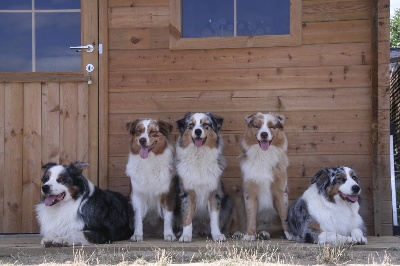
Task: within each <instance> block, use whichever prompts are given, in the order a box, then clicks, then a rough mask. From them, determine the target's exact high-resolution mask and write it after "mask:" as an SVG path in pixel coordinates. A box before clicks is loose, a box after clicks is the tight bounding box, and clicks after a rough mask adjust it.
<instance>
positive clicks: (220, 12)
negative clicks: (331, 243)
mask: <svg viewBox="0 0 400 266" xmlns="http://www.w3.org/2000/svg"><path fill="white" fill-rule="evenodd" d="M170 16H171V23H170V48H171V49H215V48H244V47H269V46H295V45H300V44H301V29H302V27H301V1H298V0H202V1H198V0H171V1H170Z"/></svg>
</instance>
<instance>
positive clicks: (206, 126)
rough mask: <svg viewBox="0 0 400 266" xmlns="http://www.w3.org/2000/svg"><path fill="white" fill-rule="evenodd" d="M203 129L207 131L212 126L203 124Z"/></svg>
mask: <svg viewBox="0 0 400 266" xmlns="http://www.w3.org/2000/svg"><path fill="white" fill-rule="evenodd" d="M202 126H203V128H205V129H210V125H209V124H207V123H203V125H202Z"/></svg>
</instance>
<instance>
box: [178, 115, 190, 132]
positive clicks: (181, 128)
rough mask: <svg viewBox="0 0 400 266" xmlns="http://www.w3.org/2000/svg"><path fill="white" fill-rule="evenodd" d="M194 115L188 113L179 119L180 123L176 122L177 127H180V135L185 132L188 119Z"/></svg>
mask: <svg viewBox="0 0 400 266" xmlns="http://www.w3.org/2000/svg"><path fill="white" fill-rule="evenodd" d="M191 115H192V113H191V112H188V113H187V114H186V115H185V116H184V117H183V118H182V119H179V120H178V121H176V125H177V126H178V130H179V133H181V134H182V133H183V132H185V128H186V121H187V119H188V117H190V116H191Z"/></svg>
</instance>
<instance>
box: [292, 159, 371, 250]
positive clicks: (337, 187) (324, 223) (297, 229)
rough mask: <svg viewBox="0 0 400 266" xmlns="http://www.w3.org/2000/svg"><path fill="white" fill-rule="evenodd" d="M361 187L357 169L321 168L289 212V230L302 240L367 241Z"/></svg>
mask: <svg viewBox="0 0 400 266" xmlns="http://www.w3.org/2000/svg"><path fill="white" fill-rule="evenodd" d="M360 193H361V188H360V185H359V182H358V179H357V176H356V174H355V172H354V170H353V169H351V168H349V167H345V166H340V167H332V168H325V169H322V170H320V171H319V172H318V173H317V174H316V175H315V176H314V177H313V178H312V180H311V185H310V187H309V188H308V189H307V190H306V191H305V192H304V194H303V195H302V196H301V197H300V198H298V199H297V200H296V201H295V202H294V203H293V204H292V205H291V206H290V207H289V211H288V227H289V232H290V233H291V234H292V235H293V239H292V240H295V241H298V242H306V243H319V244H324V243H327V244H344V243H352V244H366V243H367V238H366V229H365V226H364V221H363V219H362V218H361V216H360V214H359V213H358V210H359V208H360V206H359V204H358V198H359V195H360Z"/></svg>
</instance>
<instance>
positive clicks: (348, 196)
mask: <svg viewBox="0 0 400 266" xmlns="http://www.w3.org/2000/svg"><path fill="white" fill-rule="evenodd" d="M347 198H348V199H349V200H350V201H351V202H356V201H357V200H358V195H347Z"/></svg>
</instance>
